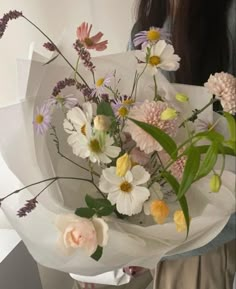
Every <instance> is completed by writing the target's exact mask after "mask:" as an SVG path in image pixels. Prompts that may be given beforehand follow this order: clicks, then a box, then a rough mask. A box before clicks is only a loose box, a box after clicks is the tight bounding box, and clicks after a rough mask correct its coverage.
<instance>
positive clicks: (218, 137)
mask: <svg viewBox="0 0 236 289" xmlns="http://www.w3.org/2000/svg"><path fill="white" fill-rule="evenodd" d="M195 137H196V138H200V139H203V138H207V139H209V140H211V141H218V142H223V141H224V140H225V138H224V136H223V135H222V134H220V133H219V132H216V131H214V130H208V131H204V132H200V133H197V134H196V135H195Z"/></svg>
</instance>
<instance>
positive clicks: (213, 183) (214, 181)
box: [210, 174, 221, 193]
mask: <svg viewBox="0 0 236 289" xmlns="http://www.w3.org/2000/svg"><path fill="white" fill-rule="evenodd" d="M220 187H221V179H220V176H219V175H217V174H214V175H213V176H212V177H211V180H210V188H211V192H213V193H218V192H219V190H220Z"/></svg>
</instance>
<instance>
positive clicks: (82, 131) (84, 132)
mask: <svg viewBox="0 0 236 289" xmlns="http://www.w3.org/2000/svg"><path fill="white" fill-rule="evenodd" d="M80 131H81V133H82V134H83V135H85V136H86V125H85V124H84V125H83V126H82V127H81V129H80Z"/></svg>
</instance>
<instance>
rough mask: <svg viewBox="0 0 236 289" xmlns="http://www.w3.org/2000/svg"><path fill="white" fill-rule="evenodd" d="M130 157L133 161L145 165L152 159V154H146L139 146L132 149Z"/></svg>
mask: <svg viewBox="0 0 236 289" xmlns="http://www.w3.org/2000/svg"><path fill="white" fill-rule="evenodd" d="M130 158H131V160H132V162H133V163H137V164H139V165H141V166H145V165H146V164H147V163H148V162H149V160H150V156H149V155H147V154H145V152H143V151H141V150H140V149H139V148H137V147H135V148H133V149H132V150H131V152H130Z"/></svg>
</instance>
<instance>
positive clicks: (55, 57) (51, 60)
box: [43, 54, 60, 65]
mask: <svg viewBox="0 0 236 289" xmlns="http://www.w3.org/2000/svg"><path fill="white" fill-rule="evenodd" d="M59 55H60V54H57V55H56V56H54V57H53V58H51V59H49V60H48V61H47V62H46V63H44V64H43V65H47V64H49V63H51V62H53V61H54V60H56V59H57V57H58V56H59Z"/></svg>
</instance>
